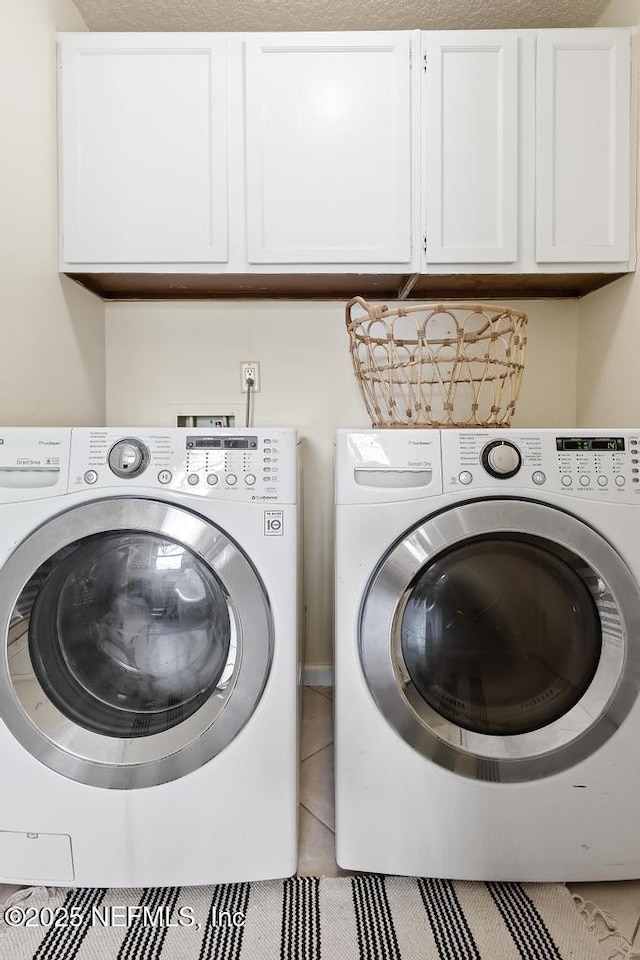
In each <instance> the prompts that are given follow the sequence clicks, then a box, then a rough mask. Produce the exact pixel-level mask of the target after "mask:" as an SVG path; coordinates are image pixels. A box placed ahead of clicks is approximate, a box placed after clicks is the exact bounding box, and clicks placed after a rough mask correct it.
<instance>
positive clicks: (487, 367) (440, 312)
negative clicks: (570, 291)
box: [346, 297, 527, 427]
mask: <svg viewBox="0 0 640 960" xmlns="http://www.w3.org/2000/svg"><path fill="white" fill-rule="evenodd" d="M354 307H360V308H361V310H362V311H364V313H362V312H359V314H358V315H357V316H353V315H352V314H353V311H354ZM346 319H347V330H348V332H349V337H350V340H351V359H352V361H353V369H354V371H355V375H356V379H357V381H358V385H359V387H360V392H361V393H362V398H363V400H364V402H365V406H366V408H367V411H368V413H369V416H370V417H371V423H372V426H374V427H508V426H509V422H510V420H511V417H512V416H513V413H514V411H515V408H516V400H517V399H518V392H519V390H520V382H521V380H522V372H523V370H524V349H525V344H526V342H527V337H526V331H527V315H526V313H521V312H520V311H519V310H512V309H511V308H510V307H495V306H491V305H487V304H468V303H448V304H431V303H426V304H425V303H423V304H420V305H416V306H413V305H412V306H406V307H398V308H397V309H395V310H390V309H389V307H385V306H378V307H374V306H372V305H371V304H369V303H367V302H366V300H363V299H362V298H361V297H355V298H354V299H353V300H350V301H349V303H348V304H347V308H346Z"/></svg>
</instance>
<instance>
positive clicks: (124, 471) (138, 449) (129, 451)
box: [107, 437, 150, 479]
mask: <svg viewBox="0 0 640 960" xmlns="http://www.w3.org/2000/svg"><path fill="white" fill-rule="evenodd" d="M149 459H150V458H149V449H148V447H146V446H145V445H144V443H142V441H141V440H136V439H135V438H133V437H126V439H124V440H118V442H117V443H114V445H113V446H112V447H111V450H109V455H108V457H107V462H108V464H109V469H110V470H111V472H112V473H115V475H116V477H122V478H123V479H126V478H128V477H137V476H139V475H140V474H141V473H143V471H144V470H146V469H147V466H148V464H149Z"/></svg>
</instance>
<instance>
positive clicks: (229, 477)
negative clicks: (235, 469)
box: [226, 473, 238, 487]
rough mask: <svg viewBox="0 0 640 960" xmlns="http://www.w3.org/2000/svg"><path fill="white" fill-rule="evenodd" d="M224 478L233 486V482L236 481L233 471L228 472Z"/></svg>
mask: <svg viewBox="0 0 640 960" xmlns="http://www.w3.org/2000/svg"><path fill="white" fill-rule="evenodd" d="M226 480H227V483H228V484H229V486H230V487H233V486H234V484H236V483H237V482H238V478H237V477H236V475H235V473H228V474H227V477H226Z"/></svg>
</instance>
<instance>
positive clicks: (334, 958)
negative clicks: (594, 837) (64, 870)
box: [0, 875, 606, 960]
mask: <svg viewBox="0 0 640 960" xmlns="http://www.w3.org/2000/svg"><path fill="white" fill-rule="evenodd" d="M22 896H23V898H22V899H19V900H18V899H17V898H16V897H14V898H12V901H10V902H9V904H8V905H6V906H5V907H4V912H3V914H2V922H1V923H0V960H603V958H604V957H605V956H606V954H605V953H603V951H602V946H601V945H600V944H599V943H598V941H597V940H596V939H595V936H594V934H593V933H592V932H591V930H590V929H589V927H588V926H587V924H586V923H585V921H584V920H583V919H582V917H581V916H580V915H579V914H578V912H577V910H576V907H575V905H574V903H573V900H572V897H571V894H570V893H569V891H568V890H567V889H566V887H564V886H563V885H561V884H528V883H525V884H519V883H466V882H457V881H456V882H452V881H447V880H425V879H410V878H405V877H379V876H370V875H367V876H356V877H341V878H337V879H333V878H322V879H318V878H316V877H301V878H293V879H291V880H283V881H270V882H261V883H239V884H228V885H225V886H217V887H168V888H158V889H149V890H119V889H113V888H112V889H108V890H101V889H78V890H48V889H47V888H34V889H32V890H31V891H29V892H25V893H24V894H23V895H22ZM17 897H20V894H18V895H17ZM0 913H2V911H1V910H0Z"/></svg>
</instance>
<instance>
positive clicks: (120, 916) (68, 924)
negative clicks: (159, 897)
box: [4, 904, 246, 930]
mask: <svg viewBox="0 0 640 960" xmlns="http://www.w3.org/2000/svg"><path fill="white" fill-rule="evenodd" d="M245 920H246V916H245V914H244V913H243V912H242V911H239V910H236V911H231V910H219V909H218V907H216V906H213V907H212V908H211V910H210V911H209V917H208V920H207V922H208V923H209V924H210V925H211V926H212V927H243V926H244V924H245ZM4 922H5V924H6V925H7V926H8V927H53V928H58V929H73V928H77V927H82V926H86V925H88V926H91V927H96V926H98V927H130V926H133V925H134V924H138V925H140V926H142V927H156V928H162V929H169V928H171V927H193V928H194V929H196V930H200V929H201V928H202V926H203V924H202V923H201V922H200V921H199V920H198V917H197V916H196V913H195V910H194V908H193V907H189V906H181V907H178V909H177V910H174V909H172V908H170V907H155V908H154V907H146V906H142V905H137V906H132V905H130V904H129V905H127V906H120V905H112V906H99V907H92V908H91V910H83V909H82V907H21V906H18V905H16V906H12V907H6V908H5V911H4Z"/></svg>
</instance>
